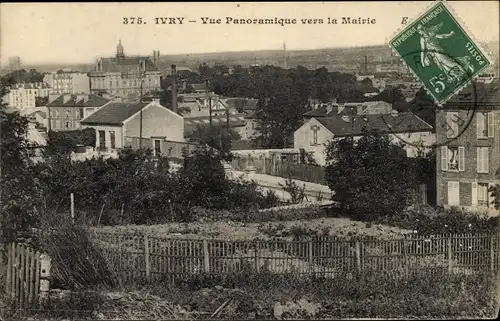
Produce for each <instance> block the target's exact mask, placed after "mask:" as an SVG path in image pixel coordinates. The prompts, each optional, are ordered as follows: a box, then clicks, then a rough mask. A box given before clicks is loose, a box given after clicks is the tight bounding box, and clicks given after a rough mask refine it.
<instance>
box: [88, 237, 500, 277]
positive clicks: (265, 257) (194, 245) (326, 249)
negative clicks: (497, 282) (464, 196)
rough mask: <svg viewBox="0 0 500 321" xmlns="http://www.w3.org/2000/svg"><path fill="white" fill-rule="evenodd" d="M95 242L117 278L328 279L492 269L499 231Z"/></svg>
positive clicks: (107, 239) (496, 258) (499, 241)
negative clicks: (235, 276) (272, 276)
mask: <svg viewBox="0 0 500 321" xmlns="http://www.w3.org/2000/svg"><path fill="white" fill-rule="evenodd" d="M96 241H97V242H98V243H99V244H100V245H101V247H102V248H103V249H104V250H105V252H106V257H107V259H108V260H109V264H110V266H111V268H112V269H113V270H114V271H116V272H117V274H118V275H119V276H120V277H121V279H122V280H123V281H124V282H134V281H137V280H146V281H156V280H160V279H164V278H166V279H172V278H177V277H178V278H182V277H185V276H188V275H194V274H202V273H209V274H219V275H225V274H226V275H227V274H231V273H241V272H251V273H258V272H263V271H266V272H269V273H276V274H294V275H297V274H305V275H309V276H312V275H314V276H317V277H330V278H334V277H337V276H339V277H340V276H347V277H349V276H350V277H352V276H354V275H355V274H357V273H360V272H362V271H375V272H377V273H395V274H399V275H401V276H407V275H408V274H409V273H412V272H421V271H425V272H426V273H427V272H429V273H431V272H437V271H444V272H446V271H447V272H450V273H474V272H477V271H497V270H498V269H499V265H500V261H499V250H500V234H481V235H472V234H464V235H449V236H434V237H423V236H409V237H404V238H402V239H397V240H379V239H373V238H372V239H370V238H359V239H340V238H333V237H328V238H316V239H310V240H303V241H284V240H269V241H222V240H208V239H207V240H185V239H169V238H158V237H151V236H144V235H143V236H137V235H126V234H110V233H107V234H105V233H100V232H99V233H97V234H96Z"/></svg>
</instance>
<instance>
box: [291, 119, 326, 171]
mask: <svg viewBox="0 0 500 321" xmlns="http://www.w3.org/2000/svg"><path fill="white" fill-rule="evenodd" d="M312 126H318V127H319V129H318V131H317V133H318V144H313V142H314V141H313V137H314V134H313V130H312V129H311V127H312ZM332 139H333V134H332V133H331V132H330V131H328V130H327V129H326V128H325V127H323V125H321V124H320V123H319V122H318V121H317V120H316V119H314V118H312V119H310V120H309V121H307V122H306V123H305V124H304V125H302V126H301V127H300V128H299V129H297V130H296V131H295V133H294V144H293V147H294V149H301V148H303V149H304V150H305V151H306V152H310V153H312V156H313V157H314V159H315V160H316V163H317V164H318V165H321V166H324V165H325V164H326V154H325V153H324V151H325V145H324V144H325V143H327V142H328V141H331V140H332Z"/></svg>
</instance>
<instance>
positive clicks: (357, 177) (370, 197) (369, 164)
mask: <svg viewBox="0 0 500 321" xmlns="http://www.w3.org/2000/svg"><path fill="white" fill-rule="evenodd" d="M326 152H327V167H326V172H325V175H326V177H325V178H326V180H327V182H328V185H329V187H330V189H331V190H332V191H333V193H334V195H333V196H332V200H333V201H335V202H337V203H338V206H339V208H340V210H342V211H344V213H346V214H348V215H351V216H353V217H355V218H357V219H363V220H373V219H376V218H378V217H383V216H391V215H398V214H399V213H400V212H401V211H402V210H403V209H404V208H405V206H406V204H407V201H408V200H409V198H410V197H411V195H412V191H413V188H414V186H415V175H414V170H413V169H412V166H411V164H410V163H409V161H408V158H407V157H406V153H405V151H404V150H402V149H401V148H400V147H398V146H395V145H393V144H391V142H390V139H389V137H388V136H387V135H380V134H378V133H376V132H365V133H364V135H363V136H362V137H361V138H360V139H359V140H358V141H357V142H355V141H354V139H353V138H352V137H346V138H343V139H340V140H335V141H333V142H331V143H330V145H329V146H328V147H327V150H326Z"/></svg>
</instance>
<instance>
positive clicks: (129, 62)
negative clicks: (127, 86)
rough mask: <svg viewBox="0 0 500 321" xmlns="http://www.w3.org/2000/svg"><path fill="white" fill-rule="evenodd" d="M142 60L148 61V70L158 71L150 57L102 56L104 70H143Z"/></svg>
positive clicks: (125, 71)
mask: <svg viewBox="0 0 500 321" xmlns="http://www.w3.org/2000/svg"><path fill="white" fill-rule="evenodd" d="M141 61H145V62H146V71H158V68H157V67H156V66H155V64H154V63H153V61H151V59H150V58H149V57H125V58H101V64H102V72H121V73H130V72H141V68H140V67H141Z"/></svg>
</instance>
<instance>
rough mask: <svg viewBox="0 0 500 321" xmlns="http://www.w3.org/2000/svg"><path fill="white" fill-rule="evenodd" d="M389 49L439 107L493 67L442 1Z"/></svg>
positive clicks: (391, 41) (400, 33)
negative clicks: (397, 56)
mask: <svg viewBox="0 0 500 321" xmlns="http://www.w3.org/2000/svg"><path fill="white" fill-rule="evenodd" d="M389 46H390V47H391V48H392V50H393V51H395V52H396V53H397V54H398V55H399V56H400V57H401V59H402V60H403V61H404V62H405V63H406V64H407V65H408V67H409V68H410V69H411V70H412V71H413V73H414V74H415V76H416V77H417V78H418V79H419V80H420V81H421V82H422V84H423V86H424V87H425V88H426V89H427V91H428V92H429V94H430V95H431V96H432V97H433V98H434V100H435V101H436V103H438V104H439V105H442V104H443V103H445V102H446V101H447V100H448V99H450V98H451V97H452V96H453V95H454V94H455V93H457V92H458V91H460V90H461V89H462V88H463V87H464V86H466V85H467V84H468V83H469V82H470V81H471V80H472V79H473V78H474V77H476V76H478V75H479V74H480V73H481V72H482V71H483V70H485V69H486V68H488V67H489V66H490V65H491V61H490V59H488V57H487V56H486V55H485V54H484V53H483V52H482V51H481V49H480V48H479V46H477V45H476V44H475V43H474V41H473V40H472V39H471V37H470V36H469V35H468V34H467V33H466V32H465V30H464V29H463V28H462V26H461V25H460V24H459V23H458V22H457V20H456V19H455V17H454V16H453V15H452V14H451V12H450V11H449V10H448V8H447V7H446V5H445V4H444V3H443V2H442V1H439V2H437V3H436V4H435V5H434V6H432V7H431V8H430V9H429V10H427V11H426V12H425V13H424V14H423V15H421V16H420V17H419V18H418V19H416V20H415V21H413V22H412V23H410V24H408V26H407V27H405V28H404V29H403V30H401V31H400V32H399V33H398V34H397V35H396V36H395V37H393V38H392V39H391V40H390V41H389Z"/></svg>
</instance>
